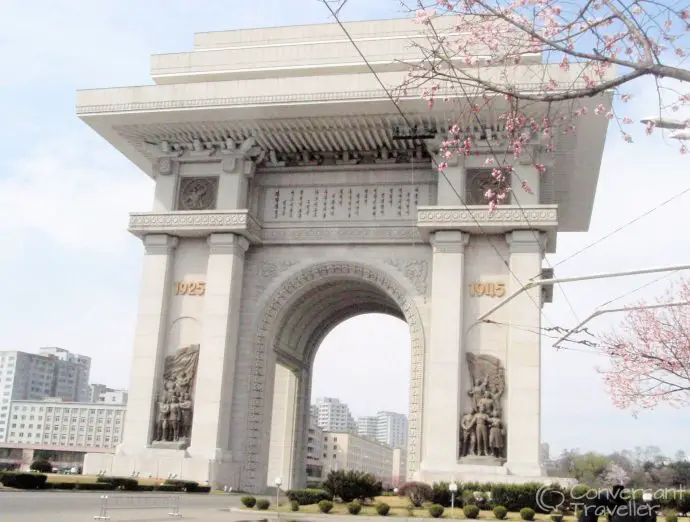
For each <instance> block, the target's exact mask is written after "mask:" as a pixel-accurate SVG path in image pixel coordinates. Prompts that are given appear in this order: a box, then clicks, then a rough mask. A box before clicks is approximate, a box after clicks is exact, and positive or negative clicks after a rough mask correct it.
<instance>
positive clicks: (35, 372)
mask: <svg viewBox="0 0 690 522" xmlns="http://www.w3.org/2000/svg"><path fill="white" fill-rule="evenodd" d="M90 369H91V359H90V358H89V357H84V356H81V355H76V354H71V353H69V352H68V351H67V350H63V349H62V348H41V353H39V354H35V353H27V352H20V351H5V352H0V442H4V441H5V440H6V434H7V431H8V429H7V428H8V420H9V414H10V402H12V401H25V400H42V399H43V398H45V397H59V398H60V399H62V400H65V401H75V402H80V401H85V402H86V401H88V400H89V398H90V391H89V387H88V379H89V372H90ZM84 383H87V384H86V385H84Z"/></svg>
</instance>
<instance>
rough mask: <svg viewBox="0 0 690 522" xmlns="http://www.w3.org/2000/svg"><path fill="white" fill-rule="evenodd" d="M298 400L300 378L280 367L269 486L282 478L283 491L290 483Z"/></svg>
mask: <svg viewBox="0 0 690 522" xmlns="http://www.w3.org/2000/svg"><path fill="white" fill-rule="evenodd" d="M297 401H298V383H297V375H295V373H294V372H293V371H292V370H291V369H289V368H286V367H285V366H282V365H280V364H277V365H276V373H275V380H274V388H273V411H272V414H271V442H270V446H269V456H268V475H267V477H266V479H267V484H266V485H267V486H269V487H273V486H274V484H275V479H276V478H277V477H280V478H281V480H282V481H283V489H293V488H294V486H293V485H292V484H291V483H290V478H291V471H292V466H293V454H294V450H295V444H296V441H297V440H298V439H296V438H295V431H296V430H295V420H296V417H295V413H296V407H297Z"/></svg>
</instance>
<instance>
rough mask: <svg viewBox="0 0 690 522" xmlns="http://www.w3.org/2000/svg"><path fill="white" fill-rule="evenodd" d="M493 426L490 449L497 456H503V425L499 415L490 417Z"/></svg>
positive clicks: (490, 435)
mask: <svg viewBox="0 0 690 522" xmlns="http://www.w3.org/2000/svg"><path fill="white" fill-rule="evenodd" d="M489 422H490V423H491V428H490V429H489V449H491V453H492V454H493V456H494V457H496V458H501V457H503V446H504V444H503V426H502V425H501V424H502V423H501V419H499V418H498V417H491V419H489Z"/></svg>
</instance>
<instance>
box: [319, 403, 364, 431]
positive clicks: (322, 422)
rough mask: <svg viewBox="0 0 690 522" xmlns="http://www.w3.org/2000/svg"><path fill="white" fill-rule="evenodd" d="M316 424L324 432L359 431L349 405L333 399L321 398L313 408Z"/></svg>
mask: <svg viewBox="0 0 690 522" xmlns="http://www.w3.org/2000/svg"><path fill="white" fill-rule="evenodd" d="M311 410H312V414H315V416H316V422H317V424H318V426H319V428H321V429H322V430H324V431H351V432H356V431H357V424H356V423H355V419H354V418H353V417H352V414H351V413H350V408H349V407H348V406H347V404H345V403H343V402H340V400H339V399H334V398H332V397H321V398H319V399H317V400H316V404H314V405H313V406H312V408H311Z"/></svg>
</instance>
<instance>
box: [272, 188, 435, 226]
mask: <svg viewBox="0 0 690 522" xmlns="http://www.w3.org/2000/svg"><path fill="white" fill-rule="evenodd" d="M431 199H432V189H431V185H428V184H412V183H396V184H379V185H374V184H372V185H341V186H337V185H335V186H334V185H324V186H304V187H264V188H263V196H262V206H263V221H264V222H265V223H270V222H276V221H324V220H325V221H372V220H374V221H376V220H378V221H383V220H409V219H416V213H417V206H419V205H421V206H423V205H429V204H432V203H433V202H432V201H431Z"/></svg>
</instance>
